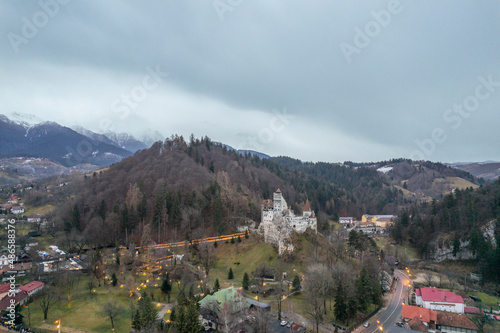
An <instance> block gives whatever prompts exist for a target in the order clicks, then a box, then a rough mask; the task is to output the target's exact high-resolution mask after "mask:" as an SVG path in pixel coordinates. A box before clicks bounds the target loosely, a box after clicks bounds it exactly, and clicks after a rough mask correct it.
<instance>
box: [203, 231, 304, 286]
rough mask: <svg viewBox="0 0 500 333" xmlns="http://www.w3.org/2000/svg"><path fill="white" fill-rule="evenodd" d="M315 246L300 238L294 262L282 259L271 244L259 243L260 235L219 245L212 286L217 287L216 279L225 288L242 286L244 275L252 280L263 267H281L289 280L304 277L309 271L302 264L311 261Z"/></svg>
mask: <svg viewBox="0 0 500 333" xmlns="http://www.w3.org/2000/svg"><path fill="white" fill-rule="evenodd" d="M311 251H312V245H311V243H310V242H309V241H307V240H306V238H305V237H301V238H300V245H299V246H298V247H297V251H296V254H295V258H294V260H292V261H290V262H286V261H284V260H283V259H279V258H278V251H277V250H276V249H275V248H274V247H273V246H272V245H270V244H266V243H264V242H259V240H258V238H257V237H256V236H250V238H248V239H245V238H244V237H242V242H241V243H239V244H236V243H235V244H231V243H230V242H228V243H224V242H222V243H218V244H217V248H216V249H215V253H216V257H217V260H216V261H215V264H214V267H212V268H211V271H210V274H209V278H208V280H209V283H210V284H211V285H212V286H213V283H214V282H215V279H219V282H220V284H221V287H222V288H225V287H228V286H230V285H235V286H241V281H242V279H243V275H244V274H245V272H246V273H248V275H249V276H250V278H252V272H253V271H255V269H256V268H257V267H258V266H259V265H261V264H265V265H267V266H268V267H276V266H280V267H282V269H283V270H284V271H285V272H287V274H288V277H289V279H290V280H291V279H293V277H294V276H295V275H299V276H300V275H302V274H303V273H304V272H305V268H304V266H303V264H302V263H305V262H307V260H308V259H309V258H310V256H311ZM229 267H231V268H232V270H233V273H234V279H233V280H229V279H228V278H227V277H228V271H229Z"/></svg>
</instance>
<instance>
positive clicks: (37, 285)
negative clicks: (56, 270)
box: [19, 281, 44, 297]
mask: <svg viewBox="0 0 500 333" xmlns="http://www.w3.org/2000/svg"><path fill="white" fill-rule="evenodd" d="M43 287H44V283H43V282H40V281H33V282H30V283H28V284H25V285H24V286H21V287H19V289H20V290H22V291H24V292H26V293H27V294H28V296H29V297H31V296H33V295H34V294H36V293H38V292H40V291H42V289H43Z"/></svg>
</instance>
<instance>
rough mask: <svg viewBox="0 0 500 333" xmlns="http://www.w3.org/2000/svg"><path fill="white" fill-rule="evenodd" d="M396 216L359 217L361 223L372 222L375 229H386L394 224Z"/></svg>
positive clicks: (365, 215) (367, 215)
mask: <svg viewBox="0 0 500 333" xmlns="http://www.w3.org/2000/svg"><path fill="white" fill-rule="evenodd" d="M396 218H397V216H394V215H369V214H364V215H363V216H362V217H361V222H362V223H363V222H372V223H374V224H375V225H376V226H377V227H381V228H387V227H388V226H390V225H392V224H394V221H395V220H396Z"/></svg>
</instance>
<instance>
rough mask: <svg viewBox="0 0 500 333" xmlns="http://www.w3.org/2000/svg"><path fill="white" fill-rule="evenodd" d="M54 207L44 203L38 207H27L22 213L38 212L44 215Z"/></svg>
mask: <svg viewBox="0 0 500 333" xmlns="http://www.w3.org/2000/svg"><path fill="white" fill-rule="evenodd" d="M53 209H54V206H52V205H45V206H39V207H28V209H27V210H26V211H25V212H24V214H23V215H26V216H29V215H31V214H40V215H44V214H47V213H49V212H51V211H52V210H53Z"/></svg>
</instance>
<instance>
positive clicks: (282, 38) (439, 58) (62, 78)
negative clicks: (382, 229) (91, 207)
mask: <svg viewBox="0 0 500 333" xmlns="http://www.w3.org/2000/svg"><path fill="white" fill-rule="evenodd" d="M0 21H1V22H2V24H1V25H0V36H1V39H0V100H1V102H0V113H3V114H9V113H12V112H21V113H30V114H34V115H36V116H38V117H40V118H42V119H46V120H52V121H57V122H59V123H61V124H63V125H66V126H72V125H75V124H78V125H81V126H84V127H86V128H88V129H90V130H93V131H95V132H106V131H108V130H113V131H115V132H122V131H126V132H130V133H132V134H135V135H137V136H140V135H142V134H143V133H144V132H145V131H149V132H151V131H152V130H158V131H159V132H161V133H162V134H163V135H164V136H165V137H166V136H170V135H171V134H179V135H181V134H182V135H184V136H186V137H187V136H189V134H190V133H194V134H195V135H196V136H205V135H208V136H209V137H211V138H212V139H213V140H216V141H222V142H224V143H227V144H229V145H231V146H233V147H235V148H241V149H254V150H258V151H261V152H264V153H267V154H270V155H288V156H292V157H295V158H300V159H302V160H310V161H329V162H342V161H346V160H352V161H376V160H384V159H389V158H395V157H411V158H414V159H425V160H432V161H443V162H453V161H484V160H500V145H499V143H500V140H499V139H500V130H499V128H500V126H499V125H500V1H492V0H491V1H471V0H469V1H458V0H448V1H404V0H401V1H374V0H366V1H357V0H352V1H351V0H350V1H347V0H343V1H340V0H339V1H291V0H283V1H269V0H263V1H257V0H215V1H212V0H208V1H199V0H192V1H188V0H183V1H163V0H162V1H76V0H73V1H68V0H64V1H63V0H59V1H56V0H41V1H18V0H11V1H2V4H1V7H0Z"/></svg>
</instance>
